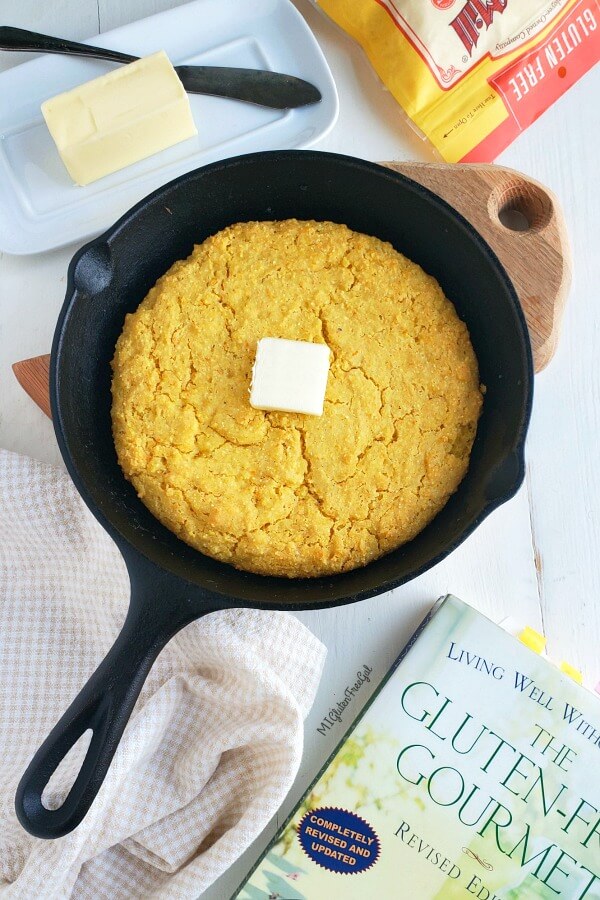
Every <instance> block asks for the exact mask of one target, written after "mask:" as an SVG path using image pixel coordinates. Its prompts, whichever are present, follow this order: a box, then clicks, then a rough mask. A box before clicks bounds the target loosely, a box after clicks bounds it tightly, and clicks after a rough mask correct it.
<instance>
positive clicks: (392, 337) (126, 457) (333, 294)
mask: <svg viewBox="0 0 600 900" xmlns="http://www.w3.org/2000/svg"><path fill="white" fill-rule="evenodd" d="M265 336H268V337H280V338H289V339H292V340H301V341H312V342H320V343H325V344H327V345H328V347H329V348H330V351H331V356H330V360H331V366H330V371H329V379H328V382H327V392H326V397H325V407H324V412H323V415H322V416H305V415H302V414H298V413H284V412H265V411H262V410H258V409H254V408H253V407H252V406H250V403H249V388H250V380H251V374H252V365H253V362H254V357H255V353H256V346H257V342H258V341H259V340H260V339H261V338H263V337H265ZM112 395H113V404H112V422H113V434H114V440H115V447H116V450H117V455H118V458H119V462H120V464H121V467H122V469H123V472H124V473H125V475H126V477H127V478H128V479H129V480H130V481H131V482H132V484H133V485H134V487H135V489H136V491H137V493H138V495H139V497H140V498H141V500H142V502H143V503H145V505H146V506H147V507H148V509H150V511H151V512H152V513H153V514H154V515H155V516H156V517H157V518H158V519H159V520H160V521H161V522H162V523H163V524H164V525H166V526H167V528H170V529H171V530H172V531H174V532H175V533H176V534H177V535H178V536H179V537H180V538H181V539H182V540H184V541H186V542H187V543H188V544H191V545H192V546H193V547H195V548H197V549H198V550H200V551H201V552H202V553H206V554H208V555H209V556H212V557H215V558H216V559H220V560H224V561H226V562H228V563H231V564H232V565H234V566H236V567H238V568H240V569H247V570H250V571H253V572H258V573H261V574H265V575H283V576H289V577H297V576H298V577H304V576H316V575H324V574H329V573H336V572H343V571H347V570H349V569H353V568H355V567H357V566H360V565H363V564H364V563H367V562H369V561H370V560H373V559H375V558H376V557H378V556H381V555H382V554H384V553H387V552H388V551H390V550H392V549H394V548H396V547H398V546H399V545H400V544H403V543H404V542H405V541H409V540H410V539H411V538H413V537H414V536H415V535H416V534H417V533H418V532H419V531H421V529H422V528H424V526H425V525H427V523H428V522H430V521H431V519H432V518H433V517H434V516H435V515H436V513H437V512H439V510H440V509H441V508H442V507H443V506H444V504H445V503H446V502H447V500H448V498H449V497H450V495H451V494H452V493H453V492H454V491H455V490H456V488H457V487H458V485H459V484H460V481H461V480H462V478H463V476H464V475H465V472H466V471H467V467H468V464H469V454H470V451H471V446H472V443H473V439H474V436H475V431H476V427H477V420H478V417H479V413H480V410H481V405H482V392H481V390H480V386H479V373H478V366H477V360H476V358H475V354H474V352H473V348H472V346H471V342H470V339H469V334H468V331H467V328H466V326H465V325H464V323H463V322H461V321H460V319H459V318H458V315H457V313H456V310H455V309H454V306H453V305H452V303H451V302H450V301H449V300H448V299H447V298H446V297H445V296H444V294H443V292H442V290H441V288H440V286H439V284H438V283H437V281H436V280H435V279H434V278H432V277H431V276H430V275H427V274H426V273H425V272H423V270H422V269H421V268H420V267H419V266H418V265H416V264H415V263H413V262H411V261H410V260H408V259H406V258H405V257H404V256H402V255H401V254H400V253H398V252H397V251H396V250H394V248H393V247H392V246H391V245H390V244H388V243H384V242H383V241H380V240H379V239H377V238H374V237H369V236H367V235H364V234H358V233H356V232H353V231H351V230H350V229H349V228H347V227H346V226H345V225H338V224H333V223H331V222H302V221H297V220H295V219H290V220H287V221H280V222H246V223H241V224H237V225H232V226H230V227H229V228H226V229H224V230H223V231H220V232H219V233H218V234H215V235H213V236H212V237H210V238H208V239H207V240H206V241H204V242H203V243H202V244H200V245H199V246H197V247H195V248H194V251H193V253H192V254H191V256H190V257H189V258H188V259H186V260H183V261H179V262H176V263H175V264H174V265H173V266H172V267H171V268H170V269H169V271H168V272H167V273H166V274H165V275H163V276H162V278H160V279H159V280H158V282H157V283H156V285H155V286H154V287H153V288H152V289H151V290H150V292H149V293H148V295H147V297H146V298H145V299H144V300H143V301H142V303H141V304H140V306H139V307H138V309H137V310H136V311H135V312H134V313H132V314H130V315H128V316H127V318H126V320H125V325H124V328H123V332H122V334H121V335H120V337H119V339H118V341H117V346H116V351H115V355H114V359H113V382H112Z"/></svg>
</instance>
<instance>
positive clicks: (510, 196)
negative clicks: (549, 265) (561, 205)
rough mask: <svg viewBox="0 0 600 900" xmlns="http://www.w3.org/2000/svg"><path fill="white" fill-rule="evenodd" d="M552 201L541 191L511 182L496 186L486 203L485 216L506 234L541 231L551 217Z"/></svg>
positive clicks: (540, 189)
mask: <svg viewBox="0 0 600 900" xmlns="http://www.w3.org/2000/svg"><path fill="white" fill-rule="evenodd" d="M553 211H554V210H553V206H552V199H551V198H550V197H549V196H548V194H546V192H545V191H544V190H543V188H541V187H539V186H538V185H536V184H531V183H530V182H527V181H520V180H515V181H514V182H512V183H509V184H508V185H507V184H506V183H505V184H503V185H498V187H497V188H496V189H495V190H494V191H493V192H492V195H491V197H490V200H489V213H490V217H491V218H492V219H495V220H496V221H497V222H499V223H500V225H502V226H503V227H504V228H506V229H508V230H509V231H516V232H520V233H525V232H528V231H541V230H542V228H545V227H546V225H547V224H548V222H549V221H550V219H551V218H552V215H553Z"/></svg>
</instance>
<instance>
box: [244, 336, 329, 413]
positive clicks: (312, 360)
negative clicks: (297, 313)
mask: <svg viewBox="0 0 600 900" xmlns="http://www.w3.org/2000/svg"><path fill="white" fill-rule="evenodd" d="M328 374H329V347H328V346H327V345H326V344H313V343H312V342H311V341H289V340H285V339H283V338H261V339H260V341H259V342H258V346H257V348H256V360H255V362H254V368H253V370H252V385H251V388H250V406H253V407H254V408H255V409H264V410H279V411H281V412H298V413H305V414H307V415H311V416H321V415H323V405H324V403H325V390H326V388H327V376H328Z"/></svg>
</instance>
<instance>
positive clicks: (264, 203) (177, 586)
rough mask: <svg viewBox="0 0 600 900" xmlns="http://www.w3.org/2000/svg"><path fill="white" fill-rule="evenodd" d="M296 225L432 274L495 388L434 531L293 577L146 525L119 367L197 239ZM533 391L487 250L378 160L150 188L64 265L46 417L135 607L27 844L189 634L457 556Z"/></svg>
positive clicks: (71, 736) (46, 747) (63, 824)
mask: <svg viewBox="0 0 600 900" xmlns="http://www.w3.org/2000/svg"><path fill="white" fill-rule="evenodd" d="M291 217H296V218H299V219H321V220H323V219H328V220H332V221H334V222H344V223H346V224H347V225H348V226H349V227H350V228H352V229H354V230H356V231H362V232H366V233H367V234H372V235H376V236H377V237H379V238H383V239H384V240H388V241H391V242H392V244H393V245H394V246H395V247H396V248H397V249H398V250H400V251H401V252H402V253H405V254H406V255H407V256H408V257H409V258H410V259H413V260H415V261H416V262H418V263H420V264H421V265H422V266H423V268H424V269H425V270H426V271H427V272H430V273H431V274H433V275H434V276H435V277H436V278H437V279H438V280H439V281H440V283H441V285H442V287H443V289H444V291H445V292H446V294H447V295H448V296H449V297H450V298H451V299H452V300H453V302H454V303H455V305H456V308H457V310H458V313H459V315H460V316H461V318H463V319H464V320H465V322H466V323H467V325H468V328H469V331H470V334H471V339H472V341H473V345H474V348H475V352H476V354H477V357H478V360H479V365H480V371H481V379H482V381H483V382H484V383H485V384H486V386H487V393H486V396H485V403H484V411H483V415H482V417H481V420H480V423H479V428H478V432H477V438H476V441H475V445H474V448H473V453H472V457H471V464H470V468H469V471H468V474H467V476H466V477H465V479H464V481H463V483H462V484H461V486H460V488H459V490H458V491H457V493H456V494H455V495H454V496H453V497H452V498H451V500H450V501H449V503H448V504H447V506H446V507H445V508H444V509H443V510H442V512H441V513H440V514H439V515H438V516H437V517H436V518H435V519H434V521H433V522H432V523H431V524H430V525H429V526H428V527H427V528H426V529H425V530H424V531H423V532H421V534H419V535H418V536H417V537H416V538H415V539H414V540H413V541H411V542H410V543H409V544H407V545H405V546H404V547H401V548H400V549H399V550H397V551H395V552H393V553H390V554H389V555H387V556H384V557H383V558H382V559H379V560H377V561H376V562H373V563H370V564H369V565H367V566H364V567H363V568H360V569H357V570H356V571H354V572H349V573H347V574H344V575H337V576H335V577H327V578H317V579H295V580H288V579H285V578H267V577H262V576H257V575H252V574H250V573H247V572H240V571H237V570H236V569H233V568H232V567H230V566H228V565H225V564H221V563H218V562H215V561H214V560H212V559H209V558H207V557H205V556H203V555H202V554H201V553H199V552H198V551H196V550H193V549H192V548H191V547H188V546H187V545H186V544H184V543H182V542H181V541H180V540H179V539H178V538H177V537H175V535H174V534H172V533H171V532H170V531H168V530H167V529H166V528H164V527H163V526H162V525H161V524H160V523H159V522H158V521H157V520H156V519H155V518H154V517H153V516H152V515H151V514H150V512H148V510H147V509H146V508H145V506H143V504H142V503H141V501H140V500H138V498H137V497H136V494H135V491H134V490H133V488H132V487H131V485H130V484H129V483H128V482H127V481H126V480H125V478H124V477H123V475H122V473H121V470H120V468H119V465H118V463H117V457H116V454H115V449H114V446H113V441H112V436H111V425H110V403H111V395H110V378H111V371H110V365H109V364H110V360H111V358H112V355H113V351H114V346H115V342H116V339H117V337H118V335H119V333H120V331H121V329H122V326H123V320H124V317H125V314H126V313H127V312H131V311H132V310H134V309H135V308H136V307H137V306H138V304H139V303H140V301H141V300H142V298H143V297H144V296H145V294H146V293H147V291H148V290H149V288H150V287H151V286H152V285H153V284H154V282H155V281H156V279H157V278H158V277H159V276H160V275H162V274H163V272H165V271H166V269H168V268H169V266H170V265H171V263H172V262H174V261H175V260H177V259H181V258H183V257H185V256H187V255H188V254H189V253H190V252H191V250H192V247H193V245H194V243H199V242H200V241H203V240H204V239H205V238H206V237H207V236H208V235H210V234H213V233H214V232H216V231H218V230H219V229H221V228H224V227H225V226H226V225H229V224H231V223H233V222H239V221H247V220H252V219H254V220H257V219H258V220H260V219H286V218H291ZM532 389H533V368H532V357H531V350H530V344H529V336H528V332H527V327H526V325H525V320H524V317H523V314H522V311H521V307H520V305H519V302H518V300H517V296H516V293H515V291H514V288H513V286H512V284H511V282H510V280H509V278H508V276H507V275H506V273H505V271H504V269H503V268H502V267H501V265H500V263H499V262H498V259H497V258H496V256H495V255H494V253H493V252H492V251H491V250H490V248H489V247H488V245H487V244H486V243H485V242H484V241H483V240H482V238H481V237H480V236H479V235H478V234H477V233H476V232H475V231H474V229H473V228H472V227H471V226H470V225H469V224H468V223H467V222H466V221H465V220H464V219H463V218H462V217H461V216H460V215H459V214H458V213H457V212H455V211H454V210H453V209H452V208H451V207H450V206H448V205H447V204H446V203H445V202H444V201H442V200H440V199H439V198H438V197H436V196H435V195H434V194H432V193H430V192H429V191H428V190H426V189H425V188H423V187H421V186H420V185H418V184H416V183H415V182H413V181H410V180H409V179H407V178H405V177H403V176H402V175H399V174H397V173H395V172H391V171H389V170H386V169H384V168H382V167H380V166H377V165H374V164H372V163H368V162H364V161H362V160H358V159H353V158H351V157H346V156H338V155H335V154H329V153H318V152H309V151H304V152H303V151H276V152H271V153H255V154H251V155H249V156H241V157H237V158H235V159H229V160H225V161H223V162H218V163H215V164H213V165H209V166H206V167H204V168H202V169H198V170H196V171H194V172H190V173H188V174H186V175H183V176H182V177H181V178H178V179H176V180H175V181H172V182H171V183H170V184H167V185H166V186H165V187H162V188H160V189H159V190H157V191H155V192H154V193H153V194H151V195H150V196H149V197H147V198H146V199H145V200H142V201H141V203H138V205H137V206H135V207H134V208H133V209H132V210H131V211H130V212H128V213H127V214H126V215H125V216H123V218H122V219H120V220H119V222H117V224H116V225H114V226H113V227H112V228H110V229H109V230H108V231H107V232H105V233H104V234H103V235H101V237H99V238H97V239H96V240H94V241H92V242H91V243H89V244H87V245H86V246H85V247H83V248H82V249H81V250H80V251H79V252H78V253H77V254H76V255H75V257H74V259H73V261H72V262H71V266H70V268H69V277H68V286H67V294H66V299H65V302H64V306H63V308H62V311H61V313H60V316H59V320H58V324H57V327H56V333H55V336H54V343H53V347H52V362H51V372H50V396H51V404H52V414H53V419H54V425H55V429H56V437H57V440H58V443H59V446H60V449H61V453H62V455H63V458H64V461H65V464H66V466H67V468H68V470H69V473H70V474H71V477H72V478H73V481H74V482H75V485H76V487H77V488H78V490H79V492H80V493H81V496H82V497H83V499H84V500H85V502H86V503H87V505H88V506H89V508H90V510H91V511H92V512H93V513H94V515H95V516H96V518H97V519H98V520H99V522H100V523H101V524H102V525H103V526H104V528H105V529H106V531H107V532H108V534H109V535H110V536H111V537H112V538H113V539H114V541H115V542H116V544H117V546H118V547H119V550H120V551H121V553H122V554H123V557H124V559H125V562H126V564H127V569H128V571H129V576H130V579H131V603H130V607H129V611H128V613H127V617H126V620H125V624H124V626H123V630H122V631H121V633H120V635H119V636H118V638H117V640H116V642H115V644H114V645H113V647H112V648H111V650H110V651H109V653H108V655H107V656H106V658H105V659H104V661H103V662H102V663H101V665H100V666H99V668H98V669H97V671H96V672H95V673H94V674H93V675H92V677H91V678H90V680H89V681H88V683H87V684H86V686H85V687H84V688H83V690H82V691H81V693H80V694H79V696H78V697H77V698H76V699H75V700H74V702H73V703H72V705H71V706H70V708H69V709H68V710H67V712H66V713H65V714H64V716H63V717H62V719H61V720H60V722H59V723H58V724H57V725H56V726H55V727H54V729H53V730H52V731H51V733H50V735H49V736H48V738H47V739H46V740H45V741H44V743H43V744H42V746H41V747H40V749H39V750H38V751H37V753H36V754H35V756H34V758H33V760H32V761H31V763H30V765H29V767H28V769H27V771H26V772H25V774H24V776H23V778H22V780H21V783H20V785H19V788H18V791H17V796H16V811H17V815H18V817H19V820H20V822H21V824H22V825H23V826H24V827H25V828H26V829H27V831H29V832H30V833H31V834H33V835H36V836H38V837H42V838H56V837H59V836H61V835H64V834H67V833H68V832H69V831H71V830H72V829H73V828H75V827H76V826H77V825H78V824H79V823H80V822H81V820H82V819H83V817H84V816H85V814H86V813H87V811H88V809H89V807H90V805H91V803H92V801H93V800H94V797H95V796H96V793H97V792H98V790H99V788H100V785H101V784H102V781H103V779H104V776H105V774H106V772H107V769H108V767H109V764H110V761H111V759H112V757H113V754H114V752H115V749H116V747H117V744H118V742H119V739H120V737H121V735H122V733H123V730H124V728H125V725H126V724H127V720H128V718H129V716H130V713H131V711H132V709H133V706H134V703H135V701H136V698H137V696H138V694H139V692H140V690H141V687H142V684H143V683H144V679H145V678H146V675H147V673H148V671H149V669H150V667H151V665H152V663H153V661H154V659H155V658H156V656H157V655H158V653H159V651H160V650H161V649H162V647H164V645H165V644H166V643H167V641H168V640H169V639H170V638H171V637H172V636H173V635H174V634H175V633H176V632H177V631H179V629H180V628H183V627H184V625H187V624H188V623H189V622H191V621H192V620H194V619H197V618H199V617H200V616H203V615H205V614H206V613H209V612H212V611H214V610H219V609H223V608H225V607H240V606H250V607H259V608H261V609H288V610H295V609H308V608H320V607H325V606H336V605H341V604H344V603H351V602H354V601H356V600H360V599H362V598H365V597H370V596H372V595H374V594H378V593H382V592H383V591H388V590H390V589H391V588H393V587H396V586H397V585H400V584H403V583H404V582H406V581H408V580H409V579H411V578H414V577H415V576H416V575H419V574H420V573H422V572H424V571H425V570H426V569H428V568H430V567H431V566H433V565H435V564H436V563H437V562H438V561H439V560H441V559H443V558H444V557H445V556H446V555H447V554H448V553H450V552H451V551H452V550H453V549H454V548H455V547H457V546H458V544H460V543H461V541H463V540H464V539H465V538H466V537H467V535H469V534H470V533H471V532H472V531H473V529H474V528H475V527H476V526H477V525H478V524H479V523H480V522H481V521H482V520H483V519H484V518H485V517H486V516H487V515H488V513H490V512H491V511H492V510H493V509H494V508H495V507H497V506H498V505H499V504H501V503H503V502H504V501H505V500H507V499H508V498H509V497H511V496H512V495H513V494H514V493H515V491H516V490H517V488H518V487H519V485H520V484H521V482H522V480H523V474H524V460H523V443H524V440H525V433H526V430H527V425H528V420H529V415H530V409H531V400H532ZM98 602H102V598H98ZM90 728H91V729H92V730H93V736H92V739H91V743H90V745H89V749H88V752H87V755H86V757H85V760H84V762H83V765H82V768H81V770H80V772H79V774H78V776H77V778H76V780H75V782H74V784H73V787H72V788H71V791H70V793H69V795H68V796H67V798H66V800H65V801H64V803H63V805H62V806H61V807H60V808H58V809H53V810H49V809H46V808H45V807H44V806H43V805H42V802H41V796H42V792H43V789H44V787H45V785H46V783H47V782H48V780H49V778H50V776H51V775H52V773H53V772H54V770H55V768H56V767H57V765H58V763H59V762H60V761H61V760H62V758H63V757H64V756H65V755H66V753H67V752H68V751H69V750H70V748H71V747H72V746H73V745H74V744H75V742H76V741H77V740H78V738H79V737H80V736H81V735H82V734H83V733H84V732H85V731H86V730H87V729H90Z"/></svg>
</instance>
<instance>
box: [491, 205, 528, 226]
mask: <svg viewBox="0 0 600 900" xmlns="http://www.w3.org/2000/svg"><path fill="white" fill-rule="evenodd" d="M498 218H499V219H500V222H501V223H502V225H504V227H505V228H508V230H509V231H529V219H528V218H527V216H526V215H525V213H524V212H521V210H520V209H513V208H512V207H510V206H507V207H506V208H505V209H500V210H498Z"/></svg>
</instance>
